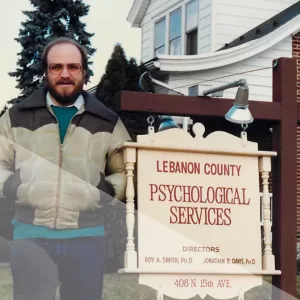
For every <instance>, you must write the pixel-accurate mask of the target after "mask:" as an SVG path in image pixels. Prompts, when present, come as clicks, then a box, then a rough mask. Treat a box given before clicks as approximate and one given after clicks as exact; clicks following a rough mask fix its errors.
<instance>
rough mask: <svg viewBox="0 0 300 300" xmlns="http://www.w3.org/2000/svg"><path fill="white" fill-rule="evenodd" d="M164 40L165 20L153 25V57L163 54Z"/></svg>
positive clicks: (164, 49)
mask: <svg viewBox="0 0 300 300" xmlns="http://www.w3.org/2000/svg"><path fill="white" fill-rule="evenodd" d="M165 39H166V19H165V18H164V19H162V20H160V21H159V22H157V23H156V24H155V41H154V50H155V56H157V55H159V54H165V51H166V48H165Z"/></svg>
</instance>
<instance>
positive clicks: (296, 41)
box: [293, 33, 300, 241]
mask: <svg viewBox="0 0 300 300" xmlns="http://www.w3.org/2000/svg"><path fill="white" fill-rule="evenodd" d="M293 57H294V58H295V59H296V60H297V101H298V102H300V33H298V34H296V35H295V36H293ZM297 239H298V241H300V126H299V125H298V126H297Z"/></svg>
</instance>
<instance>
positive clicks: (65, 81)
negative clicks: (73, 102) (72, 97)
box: [56, 80, 75, 85]
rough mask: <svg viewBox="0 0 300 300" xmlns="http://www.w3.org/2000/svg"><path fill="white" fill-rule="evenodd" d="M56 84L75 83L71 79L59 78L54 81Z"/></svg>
mask: <svg viewBox="0 0 300 300" xmlns="http://www.w3.org/2000/svg"><path fill="white" fill-rule="evenodd" d="M58 84H75V82H74V81H72V80H59V81H57V82H56V85H58Z"/></svg>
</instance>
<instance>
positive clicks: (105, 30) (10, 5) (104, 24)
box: [0, 0, 141, 109]
mask: <svg viewBox="0 0 300 300" xmlns="http://www.w3.org/2000/svg"><path fill="white" fill-rule="evenodd" d="M85 3H86V4H89V5H90V11H89V14H88V16H86V17H84V18H82V19H81V20H82V21H83V22H85V23H86V30H87V31H88V32H89V33H95V35H94V37H93V38H92V47H93V48H96V49H97V51H96V53H95V54H94V55H93V56H92V61H93V65H92V66H91V69H92V70H93V72H94V76H93V77H92V78H91V82H90V83H88V84H87V85H86V86H85V89H88V88H90V87H93V86H95V85H97V84H98V82H99V80H100V78H101V76H102V74H103V73H104V71H105V66H106V63H107V61H108V59H109V57H110V55H111V53H112V51H113V47H114V45H115V44H116V43H121V45H122V46H123V48H124V50H125V53H126V55H127V57H134V58H136V59H137V62H138V63H139V62H140V55H141V53H140V52H141V51H140V49H141V31H140V29H139V28H133V27H131V24H130V23H129V22H128V21H127V20H126V18H127V15H128V13H129V11H130V8H131V5H132V3H133V0H86V1H85ZM31 9H32V6H31V4H30V1H29V0H12V1H6V2H5V9H2V10H0V33H1V40H2V42H1V44H2V45H1V47H0V66H1V68H0V82H1V96H0V109H2V107H4V105H5V103H6V102H7V101H9V100H11V99H12V98H14V97H16V96H18V95H19V93H20V90H19V89H16V88H15V86H16V85H17V81H16V78H15V77H11V76H9V75H8V72H13V71H15V69H16V66H17V65H16V64H17V60H18V55H17V53H18V52H20V50H21V46H20V44H19V43H18V42H17V41H15V40H14V39H15V38H17V37H18V35H19V30H20V28H21V22H23V21H25V15H24V14H23V13H22V11H24V10H31Z"/></svg>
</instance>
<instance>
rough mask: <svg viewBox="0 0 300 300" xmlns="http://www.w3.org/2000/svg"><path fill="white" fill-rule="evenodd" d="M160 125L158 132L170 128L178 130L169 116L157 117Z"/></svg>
mask: <svg viewBox="0 0 300 300" xmlns="http://www.w3.org/2000/svg"><path fill="white" fill-rule="evenodd" d="M159 120H160V122H161V123H160V125H159V127H158V131H163V130H167V129H171V128H179V126H178V125H177V124H176V123H175V122H174V120H173V118H172V117H171V116H159Z"/></svg>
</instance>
